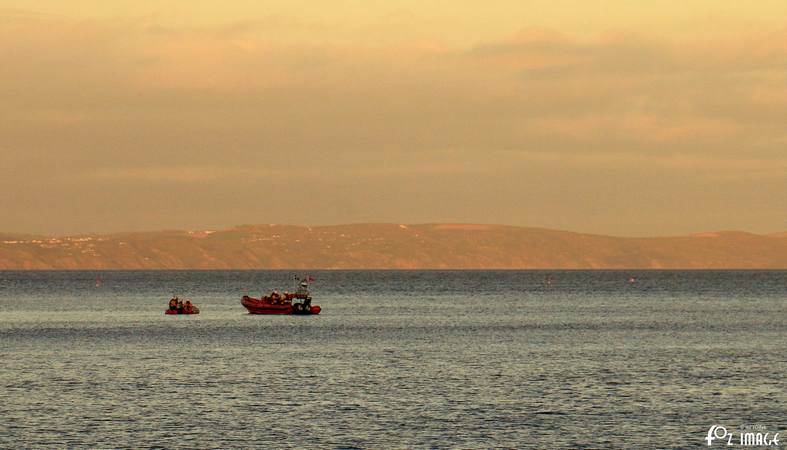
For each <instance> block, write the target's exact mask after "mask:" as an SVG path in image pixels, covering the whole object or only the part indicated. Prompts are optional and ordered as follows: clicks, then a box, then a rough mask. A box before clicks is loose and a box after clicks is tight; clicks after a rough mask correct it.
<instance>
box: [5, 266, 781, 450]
mask: <svg viewBox="0 0 787 450" xmlns="http://www.w3.org/2000/svg"><path fill="white" fill-rule="evenodd" d="M303 276H311V277H313V278H314V282H313V283H312V286H311V290H312V296H313V298H314V300H313V304H316V305H320V306H321V308H322V313H321V314H319V315H315V316H260V315H249V314H247V312H246V310H245V309H244V308H243V307H242V306H241V304H240V298H241V296H243V295H251V296H259V295H260V294H262V293H265V292H269V291H271V290H274V289H277V290H279V291H283V290H288V289H292V287H293V282H294V281H296V280H295V279H296V278H297V277H303ZM173 295H177V296H179V297H180V298H181V299H186V298H188V299H190V300H191V301H192V302H193V303H194V304H196V305H197V306H198V307H199V308H200V310H201V313H200V314H199V315H192V316H168V315H164V310H165V308H166V307H167V303H168V301H169V299H170V298H171V297H172V296H173ZM713 427H715V428H713ZM747 430H748V432H752V433H761V434H763V435H764V434H765V433H768V438H769V439H770V438H773V435H774V433H780V436H781V437H780V438H779V439H783V440H784V441H783V442H780V444H779V445H780V446H782V447H783V446H787V271H436V270H435V271H310V272H303V271H301V272H294V271H40V272H39V271H29V272H25V271H4V272H0V448H4V449H18V448H42V449H51V448H89V449H103V448H200V449H202V448H211V449H212V448H222V449H234V448H242V449H246V448H274V449H280V448H299V449H301V448H326V449H334V448H337V449H345V448H348V449H354V448H369V449H388V448H473V449H475V448H539V449H553V448H555V449H556V448H616V449H617V448H700V447H702V448H744V447H745V446H741V445H739V444H738V439H739V434H741V433H743V432H747ZM709 435H713V436H714V437H713V438H710V439H709V438H708V437H709ZM728 436H729V439H730V442H731V443H732V445H728V444H729V443H728ZM752 442H754V441H752ZM709 444H710V446H709ZM749 447H750V448H755V447H753V446H749ZM763 447H764V446H762V445H761V446H759V448H763ZM772 448H777V447H775V446H774V447H772Z"/></svg>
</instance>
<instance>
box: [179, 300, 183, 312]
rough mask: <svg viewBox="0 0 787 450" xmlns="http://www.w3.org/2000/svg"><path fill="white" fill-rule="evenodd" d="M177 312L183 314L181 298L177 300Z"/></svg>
mask: <svg viewBox="0 0 787 450" xmlns="http://www.w3.org/2000/svg"><path fill="white" fill-rule="evenodd" d="M178 314H183V300H180V299H179V300H178Z"/></svg>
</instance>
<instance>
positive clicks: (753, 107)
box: [0, 11, 787, 234]
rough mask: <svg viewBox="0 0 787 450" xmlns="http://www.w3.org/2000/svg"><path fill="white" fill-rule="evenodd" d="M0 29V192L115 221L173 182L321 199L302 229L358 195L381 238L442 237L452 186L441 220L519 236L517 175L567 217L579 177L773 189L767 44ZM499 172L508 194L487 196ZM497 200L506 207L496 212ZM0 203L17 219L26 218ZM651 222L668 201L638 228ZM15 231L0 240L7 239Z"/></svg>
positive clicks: (721, 192) (774, 53)
mask: <svg viewBox="0 0 787 450" xmlns="http://www.w3.org/2000/svg"><path fill="white" fill-rule="evenodd" d="M397 17H398V16H397ZM401 17H402V18H399V19H396V20H407V15H406V14H405V15H402V16H401ZM0 18H2V19H1V20H0V60H2V61H3V65H4V67H6V68H10V70H3V71H0V100H1V101H0V136H3V142H1V143H0V153H1V154H2V158H3V161H4V165H3V167H2V168H0V170H3V178H2V180H0V187H3V188H4V189H12V190H13V192H15V193H17V194H18V195H19V196H21V197H19V198H27V199H38V198H42V197H45V196H47V195H49V196H51V197H52V198H54V199H57V201H60V202H62V203H63V204H69V203H70V202H74V201H75V200H73V199H72V198H71V197H69V196H68V195H74V193H85V192H89V191H90V190H91V189H100V190H102V191H105V192H117V193H118V196H119V198H124V199H125V200H124V201H125V202H126V203H127V204H128V205H133V204H138V203H140V202H142V203H144V201H143V200H144V198H146V196H150V195H155V194H154V193H152V191H149V190H145V189H139V190H138V191H134V189H132V188H130V187H129V184H132V183H134V182H137V183H142V184H144V183H153V184H156V185H157V186H158V185H160V184H161V183H165V184H166V182H167V181H174V182H177V183H181V184H190V185H206V184H207V185H210V186H212V188H213V191H214V192H221V193H222V195H226V196H227V198H241V199H243V201H242V202H240V203H238V204H237V208H238V210H239V211H240V210H242V209H244V208H245V209H248V207H249V205H253V204H254V201H255V198H254V196H253V195H248V196H246V194H245V193H244V195H240V194H238V191H239V190H240V189H241V187H239V185H238V180H241V179H242V180H243V189H247V190H248V189H255V188H259V189H263V187H264V189H269V187H270V186H269V184H266V183H268V182H269V181H270V182H271V183H272V182H273V181H275V180H280V179H286V178H287V177H288V176H283V177H282V176H281V174H283V173H285V174H287V173H291V172H299V173H301V174H303V175H304V179H305V180H306V183H311V184H312V187H314V186H319V190H320V192H317V187H314V189H313V190H309V188H305V187H298V188H297V189H296V188H294V187H293V188H292V189H293V190H292V192H290V191H289V190H288V189H290V188H289V187H288V188H287V189H284V188H283V187H282V186H283V185H282V184H279V185H278V188H279V189H280V190H281V191H280V194H279V195H281V196H284V197H286V198H288V199H294V198H296V197H297V196H302V195H304V192H306V191H308V192H310V193H311V194H310V195H316V196H325V199H326V200H325V201H326V202H327V201H328V200H327V198H328V197H329V196H331V195H333V197H334V198H336V200H331V202H332V203H331V204H332V205H334V207H335V209H336V211H339V212H337V213H333V212H331V211H327V210H326V211H322V212H320V214H321V215H320V217H321V219H319V220H315V222H313V223H320V222H325V223H328V222H331V223H336V222H348V221H350V222H351V221H358V220H360V219H359V218H356V217H351V216H341V214H343V213H342V211H344V213H346V212H347V211H349V212H351V213H352V214H356V213H357V212H358V211H363V210H364V208H366V209H367V210H371V209H372V208H371V207H370V206H369V205H368V204H367V203H366V202H368V203H369V204H372V203H374V202H375V201H378V200H375V196H376V197H377V198H386V199H388V201H389V205H390V207H391V211H390V212H386V211H382V212H380V210H378V209H376V208H377V207H376V206H375V209H374V210H375V211H378V212H380V214H388V216H387V217H388V219H389V220H391V221H393V222H408V221H410V222H417V221H442V220H444V219H442V218H441V217H437V216H434V217H433V216H429V212H430V211H438V210H439V208H436V207H435V204H436V203H438V202H439V203H440V204H441V205H446V204H452V203H451V202H452V201H454V199H448V198H449V197H452V194H451V192H454V193H455V194H453V197H459V195H458V194H456V193H457V192H460V193H462V194H464V195H466V196H467V197H468V198H469V200H468V202H470V203H469V204H468V205H467V206H465V207H463V206H462V205H460V204H459V200H458V199H456V200H455V201H456V202H457V203H456V205H455V207H454V209H453V210H452V211H451V212H450V213H446V218H450V217H453V218H456V219H457V220H459V221H463V222H468V221H484V222H506V223H520V224H529V223H531V222H530V218H531V217H533V216H534V215H536V214H538V201H539V197H538V196H536V197H535V198H531V197H529V196H528V195H526V194H522V192H534V191H528V190H532V189H534V188H533V186H532V184H531V183H530V182H529V180H533V179H538V180H539V182H540V183H541V184H542V185H541V186H539V187H537V188H536V190H537V191H538V192H539V195H540V196H541V197H540V198H544V199H548V198H550V197H551V198H553V200H552V203H553V204H554V203H555V202H556V201H557V200H559V201H560V202H562V203H563V204H564V207H563V208H564V209H562V210H561V209H557V210H555V211H553V213H554V214H556V215H560V214H566V216H567V217H568V216H571V217H574V216H572V215H571V213H570V212H566V211H570V210H571V209H572V208H574V209H577V205H576V204H574V203H572V200H571V198H572V196H571V194H574V196H575V197H577V198H578V197H579V195H578V194H581V193H583V192H585V191H587V190H588V189H590V190H593V189H594V188H598V189H599V190H604V189H606V187H604V186H605V185H603V184H595V185H594V184H592V183H602V181H600V180H599V179H598V178H596V177H593V176H591V175H589V174H590V173H592V172H593V171H598V170H610V171H613V172H614V177H615V180H617V182H619V183H620V184H621V185H625V186H627V188H628V189H631V190H633V191H634V192H639V194H640V195H642V196H643V197H648V196H658V195H660V194H658V193H656V192H655V189H656V188H655V187H654V186H657V185H658V183H659V182H664V180H663V177H665V175H668V176H671V177H673V178H672V179H674V180H676V182H680V181H685V182H686V183H689V182H691V183H695V182H699V181H698V180H697V179H696V178H692V177H696V173H697V171H696V170H695V169H701V170H700V172H702V173H704V174H705V175H703V178H702V180H700V181H701V183H704V184H702V185H701V186H698V187H696V189H697V191H696V192H697V193H696V196H699V197H701V196H702V195H718V196H719V197H722V196H727V197H730V189H732V188H731V187H730V188H726V187H724V186H721V187H717V186H714V185H713V183H716V182H718V181H719V180H722V179H723V180H727V181H731V183H730V186H733V185H734V188H735V189H746V190H748V191H747V192H748V194H752V195H753V193H754V192H755V191H757V190H759V189H760V188H759V187H758V186H757V184H756V181H755V180H756V177H759V176H762V177H767V178H768V179H769V180H776V181H773V182H772V183H771V184H769V185H768V187H766V188H765V189H770V191H768V192H767V193H766V194H767V195H768V196H771V197H773V198H776V197H777V196H778V195H779V190H780V189H783V188H785V187H787V186H784V183H781V184H780V183H779V182H778V176H777V175H775V174H776V173H777V171H779V170H782V169H783V168H784V167H785V156H784V144H785V142H787V130H786V129H785V128H784V126H783V121H784V117H787V66H785V65H784V61H787V46H786V45H785V44H784V42H787V32H785V30H778V29H776V30H762V31H760V32H757V33H751V34H747V35H744V36H725V37H718V38H713V39H707V40H699V39H693V40H689V41H686V42H673V41H671V40H670V39H668V38H665V37H664V36H659V35H647V34H643V33H631V32H626V31H617V32H610V33H606V34H602V35H598V36H595V37H592V38H588V37H581V38H580V37H577V36H575V35H573V34H571V33H569V32H560V31H555V30H552V29H548V28H541V29H524V30H523V31H522V32H520V33H515V34H513V35H511V36H510V37H507V38H500V39H497V40H492V41H488V42H484V43H479V44H476V45H473V46H471V47H467V48H465V47H458V46H456V45H453V44H451V45H449V44H448V43H445V42H440V41H435V40H432V41H426V40H412V41H408V40H396V39H393V38H391V39H388V40H382V41H374V42H372V43H364V42H363V41H362V40H358V41H357V42H355V43H353V42H352V41H350V40H341V41H339V40H332V39H331V38H330V36H329V35H320V36H323V38H322V39H296V38H293V37H292V33H290V35H288V37H287V38H282V37H281V33H283V32H284V31H283V30H289V29H291V28H298V27H301V28H303V29H308V30H309V33H315V35H319V33H321V32H322V31H325V30H324V29H323V28H322V27H321V25H320V24H315V23H309V22H306V21H303V20H297V19H294V18H291V17H284V16H278V17H271V18H269V19H262V20H256V19H255V20H248V21H242V22H238V23H228V24H223V25H219V26H216V27H199V26H188V27H178V26H174V25H172V24H169V23H166V22H163V21H161V20H160V19H157V18H155V17H143V18H121V19H102V20H99V19H91V20H75V19H69V18H67V17H62V16H52V15H38V14H26V13H22V12H18V11H17V12H14V13H9V12H8V11H5V12H0ZM528 164H532V165H533V167H528ZM534 167H538V168H539V169H543V170H545V171H547V172H549V173H551V174H557V175H554V176H551V177H544V176H542V174H540V173H538V172H536V171H535V169H534ZM643 167H649V168H655V169H654V170H653V171H651V172H647V171H643V170H642V169H643ZM656 169H657V170H656ZM497 174H501V176H502V175H504V176H505V177H506V180H505V181H504V182H501V181H499V180H497V181H496V182H494V183H493V182H489V181H490V180H496V178H495V177H496V175H497ZM627 174H628V175H627ZM32 176H35V177H41V178H44V179H47V180H50V181H49V182H47V183H34V182H31V181H30V179H31V177H32ZM572 180H579V181H576V182H575V181H572ZM342 183H344V184H342ZM463 183H464V185H466V186H472V189H470V188H467V189H468V190H465V188H464V187H463ZM588 183H591V184H590V185H588ZM350 184H352V186H353V189H349V188H347V186H349V185H350ZM405 184H406V186H404V185H405ZM340 185H341V186H344V187H341V186H340ZM337 186H338V187H337ZM500 186H504V187H505V189H502V188H501V187H500ZM638 186H639V187H638ZM173 189H174V188H173ZM638 189H639V190H638ZM452 190H453V191H452ZM361 191H364V195H365V196H364V195H361V194H360V193H359V192H361ZM400 192H407V193H408V195H411V197H412V200H411V201H412V204H408V203H407V202H406V201H405V200H404V199H402V200H398V195H399V193H400ZM708 192H711V193H712V194H708ZM781 192H782V193H783V192H784V190H782V191H781ZM558 193H559V194H558ZM564 193H565V195H564ZM373 194H374V195H373ZM173 195H174V194H173ZM210 195H212V194H210V193H207V192H206V190H200V189H196V188H195V189H194V190H193V192H189V191H186V190H184V191H182V192H180V191H178V194H177V196H176V197H177V199H178V200H177V201H178V202H181V203H183V202H184V200H183V199H184V198H187V197H188V198H190V199H191V200H189V201H190V202H192V203H193V204H195V205H196V204H198V203H199V196H210ZM523 195H524V196H525V197H526V198H527V199H528V202H522V201H520V198H522V196H523ZM355 196H357V198H356V197H355ZM164 198H166V197H164ZM321 198H323V197H321ZM359 199H362V200H359ZM490 199H494V200H492V201H490ZM498 199H499V200H498ZM214 200H215V203H220V199H214ZM173 201H174V200H173ZM244 202H245V203H244ZM473 202H475V203H473ZM345 203H346V204H345ZM512 204H517V205H521V206H518V208H519V210H520V212H510V211H509V212H506V211H507V210H506V208H507V206H506V205H512ZM348 205H349V206H348ZM2 206H3V207H4V208H8V209H7V210H8V211H20V213H19V214H20V216H21V211H22V210H24V211H28V210H29V208H30V207H29V206H25V205H21V204H17V203H12V202H11V200H9V199H6V200H5V202H4V203H2ZM165 206H166V205H162V210H163V209H165ZM493 206H497V208H494V207H493ZM778 207H779V206H778V205H777V204H776V202H775V201H774V202H773V204H772V205H771V208H778ZM26 208H27V209H26ZM283 208H284V211H285V212H286V211H289V210H287V205H286V204H285V205H284V206H283ZM440 208H442V206H441V207H440ZM463 208H464V209H463ZM728 208H729V209H730V210H731V211H732V210H735V209H736V208H740V209H745V205H742V204H733V203H731V204H729V205H728ZM495 209H496V210H497V211H496V210H495ZM474 210H477V211H483V213H477V214H476V213H473V212H472V211H474ZM412 211H421V212H420V213H414V214H412V215H410V214H411V212H412ZM468 211H469V212H468ZM561 211H563V212H561ZM195 214H196V213H195ZM463 214H465V216H463ZM660 214H669V208H668V205H666V204H665V205H664V206H663V208H662V209H659V210H658V211H656V210H654V211H653V212H652V213H651V215H653V216H656V215H660ZM768 214H769V215H768V217H767V218H764V219H763V220H768V223H769V224H771V225H768V227H770V229H773V228H777V229H778V227H777V225H773V218H772V215H771V214H772V213H768ZM12 215H13V214H11V215H6V219H4V220H5V222H3V221H2V220H0V229H3V228H8V227H11V228H14V226H13V221H12V219H9V217H11V216H12ZM490 215H491V217H490ZM720 215H721V212H719V210H714V211H708V212H707V217H714V218H717V217H719V216H720ZM29 216H30V217H32V216H34V214H32V213H30V214H29ZM195 217H196V215H195ZM341 217H344V218H341ZM359 217H360V216H359ZM762 217H765V216H764V215H763V216H762ZM31 220H32V219H31ZM195 220H196V218H195ZM212 220H214V222H213V223H215V218H214V219H212ZM259 220H261V221H265V219H264V217H260V219H259ZM363 220H372V221H375V218H374V217H366V216H364V217H363ZM577 220H578V222H577V223H579V224H584V223H585V222H584V221H583V220H582V219H577ZM594 220H595V221H596V222H593V223H594V224H595V225H594V226H595V227H596V228H594V229H589V230H588V231H601V232H605V231H606V232H614V231H615V230H614V229H611V230H607V229H606V228H604V227H613V228H614V226H616V225H614V223H615V220H616V218H615V211H614V209H606V210H605V211H604V212H603V214H599V216H598V218H596V219H594ZM244 221H251V219H245V220H244ZM276 221H281V220H276ZM756 221H757V219H756V218H752V220H751V224H753V225H752V226H753V227H756V223H757V222H756ZM28 223H29V222H28ZM540 224H541V225H545V226H550V223H549V222H546V223H545V222H542V223H540ZM196 225H199V224H196ZM218 225H221V224H218ZM168 226H172V224H168ZM555 226H561V227H563V228H572V229H577V228H581V226H580V225H577V226H566V224H565V223H564V222H560V223H558V222H555ZM147 228H155V226H154V225H151V226H149V227H147ZM673 231H675V232H677V231H680V230H679V229H677V230H673ZM644 232H646V233H651V234H652V231H651V230H645V231H644Z"/></svg>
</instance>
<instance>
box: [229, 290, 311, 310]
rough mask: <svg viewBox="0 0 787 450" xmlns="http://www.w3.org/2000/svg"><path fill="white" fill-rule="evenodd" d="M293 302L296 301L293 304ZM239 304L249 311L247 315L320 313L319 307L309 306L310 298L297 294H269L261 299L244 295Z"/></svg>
mask: <svg viewBox="0 0 787 450" xmlns="http://www.w3.org/2000/svg"><path fill="white" fill-rule="evenodd" d="M293 300H296V301H295V302H294V303H293ZM299 300H300V301H299ZM240 303H241V305H243V307H244V308H246V309H247V310H248V311H249V314H296V315H308V314H319V313H320V311H321V308H320V307H319V306H316V305H315V306H312V305H311V297H309V296H308V295H302V294H299V293H294V294H290V293H285V294H281V295H279V294H276V293H271V294H270V295H266V296H263V297H262V298H254V297H249V296H248V295H244V296H243V297H242V298H241V299H240Z"/></svg>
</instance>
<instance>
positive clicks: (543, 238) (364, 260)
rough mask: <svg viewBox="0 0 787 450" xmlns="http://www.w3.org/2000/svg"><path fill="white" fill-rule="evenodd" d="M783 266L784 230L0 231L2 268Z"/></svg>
mask: <svg viewBox="0 0 787 450" xmlns="http://www.w3.org/2000/svg"><path fill="white" fill-rule="evenodd" d="M285 268H293V269H295V268H300V269H304V268H311V269H318V268H326V269H382V268H386V269H388V268H390V269H538V268H550V269H615V268H646V269H672V268H675V269H677V268H680V269H731V268H761V269H775V268H781V269H784V268H787V234H778V233H777V234H772V235H756V234H750V233H743V232H734V231H729V232H717V233H699V234H695V235H690V236H680V237H659V238H620V237H609V236H598V235H590V234H581V233H572V232H566V231H554V230H546V229H538V228H522V227H512V226H501V225H469V224H426V225H397V224H371V225H338V226H321V227H303V226H290V225H243V226H238V227H235V228H231V229H227V230H218V231H162V232H144V233H119V234H111V235H82V236H65V237H43V236H29V235H10V234H2V235H0V269H285Z"/></svg>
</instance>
